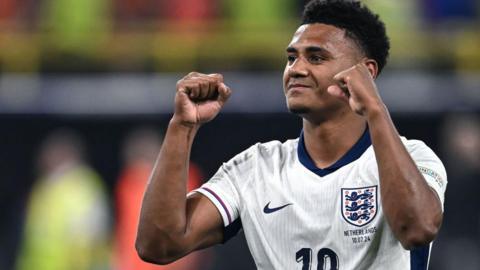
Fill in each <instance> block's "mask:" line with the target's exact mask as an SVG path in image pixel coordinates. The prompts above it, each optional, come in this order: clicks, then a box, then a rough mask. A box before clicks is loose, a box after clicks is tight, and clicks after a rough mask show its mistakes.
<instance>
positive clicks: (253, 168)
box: [195, 132, 447, 270]
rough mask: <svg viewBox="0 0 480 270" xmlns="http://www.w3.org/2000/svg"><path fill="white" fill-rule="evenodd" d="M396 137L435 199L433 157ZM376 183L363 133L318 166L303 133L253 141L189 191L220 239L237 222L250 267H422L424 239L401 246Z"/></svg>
mask: <svg viewBox="0 0 480 270" xmlns="http://www.w3.org/2000/svg"><path fill="white" fill-rule="evenodd" d="M402 141H403V143H404V144H405V146H406V148H407V150H408V152H409V153H410V155H411V156H412V158H413V159H414V161H415V163H416V165H417V166H418V168H419V170H420V172H421V173H422V174H423V176H424V178H425V180H426V181H427V183H428V184H429V185H430V186H431V187H432V188H433V189H434V190H435V191H436V193H437V195H438V197H439V198H440V200H441V203H442V206H443V201H444V193H445V188H446V185H447V178H446V172H445V169H444V167H443V165H442V163H441V161H440V160H439V158H438V157H437V156H436V155H435V154H434V153H433V151H432V150H431V149H430V148H428V147H427V146H426V145H425V144H424V143H423V142H421V141H418V140H406V139H405V138H402ZM380 189H381V186H380V181H379V176H378V167H377V163H376V160H375V154H374V151H373V147H372V146H371V141H370V136H369V134H368V132H365V133H364V135H363V136H362V137H361V138H360V140H359V141H358V142H357V143H356V144H355V145H354V146H353V147H352V149H350V151H349V152H348V153H346V154H345V156H344V157H342V158H341V159H340V160H339V161H338V162H336V163H335V164H334V165H332V166H330V167H329V168H326V169H319V168H317V167H316V166H315V165H314V163H313V161H312V160H311V158H310V156H309V155H308V153H307V151H306V149H305V145H304V142H303V135H301V136H300V138H299V139H295V140H288V141H286V142H285V143H280V142H278V141H272V142H268V143H263V144H261V143H258V144H255V145H254V146H252V147H250V148H249V149H247V150H246V151H244V152H242V153H240V154H238V155H237V156H235V157H234V158H233V159H231V160H230V161H228V162H227V163H224V164H223V166H222V167H221V168H220V169H219V170H218V172H217V173H216V174H215V175H214V176H213V177H212V178H211V179H210V181H209V182H207V183H205V184H204V185H203V186H202V187H201V188H199V189H197V190H195V192H200V193H201V194H203V195H205V196H206V197H208V198H209V199H210V200H211V201H212V202H213V203H214V204H215V206H216V207H217V208H218V211H219V212H220V214H221V216H222V219H223V222H224V225H225V241H226V240H228V238H229V237H231V236H232V235H234V234H236V233H237V232H238V230H239V229H240V228H243V231H244V233H245V237H246V239H247V243H248V246H249V249H250V252H251V253H252V256H253V258H254V260H255V263H256V266H257V268H258V269H302V270H308V269H326V270H330V269H340V270H347V269H352V270H353V269H355V270H361V269H389V270H397V269H398V270H405V269H427V267H428V258H429V253H430V246H426V247H423V248H417V249H415V250H413V251H408V250H405V249H403V247H402V246H401V244H400V242H399V241H398V240H397V239H396V238H395V237H394V235H393V233H392V230H391V229H390V227H389V225H388V223H387V222H386V220H385V217H384V215H383V210H382V204H381V195H380ZM399 203H401V202H399ZM426 207H428V206H426Z"/></svg>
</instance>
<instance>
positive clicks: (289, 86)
mask: <svg viewBox="0 0 480 270" xmlns="http://www.w3.org/2000/svg"><path fill="white" fill-rule="evenodd" d="M297 88H298V89H301V88H310V86H309V85H306V84H301V83H292V84H289V85H288V87H287V89H288V90H292V89H297Z"/></svg>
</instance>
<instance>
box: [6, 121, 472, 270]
mask: <svg viewBox="0 0 480 270" xmlns="http://www.w3.org/2000/svg"><path fill="white" fill-rule="evenodd" d="M270 117H271V119H270V120H268V121H270V122H271V121H277V122H278V123H285V121H284V120H281V119H276V118H275V116H270ZM266 119H267V118H264V119H263V120H262V121H266ZM274 119H276V120H274ZM242 121H244V122H245V123H248V122H249V121H251V120H248V119H244V120H242ZM262 121H260V120H259V121H257V122H258V123H257V124H255V125H264V124H262ZM245 123H243V124H241V123H240V124H241V125H245ZM415 126H417V128H418V127H419V126H418V123H417V124H416V125H412V128H415ZM432 126H433V127H435V126H437V127H438V130H432V129H431V128H430V127H431V126H427V127H425V128H424V130H426V132H427V134H426V135H425V136H426V138H431V139H432V141H427V143H428V144H430V145H432V146H433V149H435V151H436V152H437V154H438V155H439V156H440V157H441V159H442V160H443V162H444V164H445V166H446V168H447V174H448V178H449V184H448V187H447V193H446V203H445V216H444V223H443V226H442V229H441V232H440V235H439V237H438V239H437V240H436V243H435V244H434V246H433V251H432V259H431V268H430V269H432V270H451V269H457V266H458V265H462V269H464V270H470V269H471V270H474V269H480V259H479V257H478V254H480V245H479V244H478V243H479V241H478V240H479V239H480V211H478V209H477V207H476V200H477V196H476V195H477V193H478V190H480V182H478V179H479V177H480V156H479V155H478V153H480V119H479V117H478V114H471V113H452V114H446V115H445V116H444V117H442V118H441V120H440V122H439V123H438V124H433V125H432ZM219 128H220V127H216V128H215V129H214V130H213V131H208V129H207V130H206V131H205V132H206V134H205V136H207V137H210V135H209V132H214V133H218V132H225V130H223V131H222V130H221V128H220V129H219ZM224 128H228V127H224ZM284 128H285V127H282V128H281V129H284ZM288 129H289V130H290V129H292V131H294V132H297V131H298V130H297V131H295V130H294V129H295V128H291V127H290V128H288ZM257 132H259V133H260V132H261V130H260V129H257ZM276 132H278V131H272V133H276ZM430 132H438V134H435V135H434V134H433V133H430ZM125 134H126V135H125V136H123V139H122V141H123V142H122V143H121V147H120V148H121V149H120V151H119V152H118V153H119V162H120V163H121V166H120V168H121V169H120V170H119V171H118V173H117V176H118V177H117V179H115V180H114V181H112V182H113V184H112V183H109V181H108V180H106V179H105V178H104V177H102V176H101V174H100V173H99V172H97V170H96V169H95V168H94V167H93V166H92V165H91V164H90V163H89V160H91V159H90V158H89V157H88V151H87V149H88V148H89V147H87V145H86V144H85V141H84V140H83V138H82V136H81V133H80V132H78V131H76V130H74V129H65V128H60V129H53V130H52V131H51V132H49V133H47V134H46V136H45V137H44V138H42V139H41V143H39V144H38V146H37V147H36V148H37V150H36V152H37V156H36V158H35V160H36V162H35V163H36V169H35V170H34V171H35V175H36V176H35V178H36V180H35V181H34V182H33V183H32V185H31V188H30V189H29V192H28V194H27V196H26V197H25V198H24V201H25V206H24V207H23V209H18V210H15V209H16V208H14V209H10V210H11V211H14V212H15V216H10V217H9V218H8V221H7V220H6V219H4V220H2V222H1V223H0V225H2V226H1V227H2V230H1V233H0V235H1V237H0V240H1V243H0V247H1V248H2V251H3V252H2V253H1V254H2V256H1V257H0V269H6V270H10V269H11V270H31V269H36V270H37V269H38V270H57V269H78V270H84V269H85V270H153V269H171V270H173V269H177V270H178V269H179V270H182V269H187V270H196V269H199V270H217V269H218V270H219V269H224V268H223V267H225V265H229V263H231V261H232V259H233V258H232V257H230V256H231V255H226V256H225V253H223V255H219V253H218V250H217V249H207V250H204V251H201V252H197V253H192V254H190V255H188V256H187V257H186V258H184V259H182V260H180V261H178V262H176V263H174V264H171V265H168V266H155V265H152V264H148V263H145V262H142V261H141V260H140V259H139V258H138V256H137V254H136V251H135V247H134V243H135V237H136V227H137V222H138V218H139V213H140V205H141V201H142V196H143V192H144V190H145V186H146V184H147V181H148V178H149V175H150V172H151V169H152V166H153V164H154V162H155V158H156V155H157V152H158V150H159V148H160V146H161V143H162V134H161V132H159V129H158V128H153V127H140V128H134V129H132V130H130V131H128V132H126V133H125ZM112 136H117V135H112ZM239 137H241V136H239ZM421 137H422V136H421ZM256 139H257V138H255V140H256ZM202 140H204V139H202V138H200V143H201V141H202ZM226 143H227V144H231V142H226ZM91 147H92V146H90V148H91ZM203 147H204V149H208V148H209V147H211V145H210V146H208V145H205V146H203ZM220 148H222V149H224V147H220ZM215 151H220V150H218V149H217V150H215ZM196 152H198V149H197V150H196V149H194V155H195V156H196V157H197V158H198V157H202V158H208V159H215V158H216V159H217V160H220V159H221V157H216V156H215V157H210V154H207V155H205V152H204V151H203V152H202V153H203V154H202V153H196ZM215 155H216V154H215ZM105 156H108V155H105ZM101 158H103V157H101ZM106 162H107V163H108V162H113V161H109V160H107V161H106ZM217 166H218V164H217ZM25 170H32V169H31V168H25ZM211 173H212V172H209V174H211ZM207 178H208V176H205V174H204V172H203V170H202V169H201V168H200V166H199V165H198V164H195V163H194V162H191V164H190V174H189V180H188V190H192V189H194V188H196V187H198V186H199V185H201V184H202V183H203V182H204V181H206V180H207ZM14 196H18V194H17V195H14ZM165 196H167V194H165ZM10 203H11V202H10ZM7 207H8V208H12V207H15V205H14V204H9V205H7ZM427 207H428V206H427ZM20 208H21V207H20ZM15 220H17V222H12V221H15ZM221 248H222V250H225V249H226V250H228V249H230V251H229V252H230V254H234V256H238V257H237V258H236V259H237V260H240V261H245V263H239V264H238V265H236V267H237V268H235V267H233V266H232V267H233V268H232V267H230V268H229V269H253V268H251V267H252V265H251V264H250V265H249V263H250V262H249V261H248V260H249V257H248V255H246V253H241V252H239V251H241V249H239V248H238V247H236V248H232V247H231V246H230V247H221ZM242 249H244V250H243V252H246V249H245V247H243V248H242ZM229 252H227V253H226V254H229Z"/></svg>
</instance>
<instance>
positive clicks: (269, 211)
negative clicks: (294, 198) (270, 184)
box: [263, 202, 291, 214]
mask: <svg viewBox="0 0 480 270" xmlns="http://www.w3.org/2000/svg"><path fill="white" fill-rule="evenodd" d="M270 203H271V202H268V203H267V205H265V207H264V208H263V212H264V213H265V214H270V213H273V212H276V211H278V210H281V209H283V208H285V207H287V206H289V205H291V203H287V204H285V205H282V206H279V207H274V208H270Z"/></svg>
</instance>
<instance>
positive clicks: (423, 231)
mask: <svg viewBox="0 0 480 270" xmlns="http://www.w3.org/2000/svg"><path fill="white" fill-rule="evenodd" d="M439 229H440V228H439V227H438V226H433V225H432V226H424V227H421V228H411V229H409V230H407V231H406V232H405V233H404V235H403V237H402V238H401V239H400V243H401V244H402V246H403V248H404V249H406V250H412V249H414V248H416V247H421V246H425V245H428V244H430V243H431V242H432V241H433V240H434V239H435V237H436V236H437V234H438V231H439Z"/></svg>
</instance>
